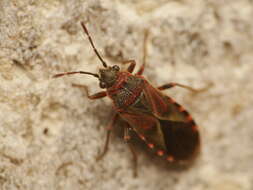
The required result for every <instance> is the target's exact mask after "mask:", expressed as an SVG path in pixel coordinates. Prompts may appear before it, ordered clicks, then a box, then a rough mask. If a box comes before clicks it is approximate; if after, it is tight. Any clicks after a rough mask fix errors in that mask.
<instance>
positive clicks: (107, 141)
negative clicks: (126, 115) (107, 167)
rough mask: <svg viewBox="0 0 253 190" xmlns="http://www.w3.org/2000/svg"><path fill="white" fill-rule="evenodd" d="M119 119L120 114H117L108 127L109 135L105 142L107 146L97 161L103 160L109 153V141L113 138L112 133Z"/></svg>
mask: <svg viewBox="0 0 253 190" xmlns="http://www.w3.org/2000/svg"><path fill="white" fill-rule="evenodd" d="M117 119H118V114H115V115H114V116H113V118H112V120H111V122H110V124H109V126H108V127H107V135H106V140H105V145H104V149H103V152H102V153H101V154H99V155H98V156H97V158H96V160H97V161H99V160H101V159H102V158H103V157H104V156H105V154H106V153H107V151H108V147H109V141H110V136H111V131H112V128H113V126H114V124H115V122H116V120H117Z"/></svg>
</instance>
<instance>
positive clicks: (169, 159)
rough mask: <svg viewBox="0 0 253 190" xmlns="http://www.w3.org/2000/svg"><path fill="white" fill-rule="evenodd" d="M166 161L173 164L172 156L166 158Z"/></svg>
mask: <svg viewBox="0 0 253 190" xmlns="http://www.w3.org/2000/svg"><path fill="white" fill-rule="evenodd" d="M166 160H167V161H169V162H173V161H174V158H173V156H168V157H167V158H166Z"/></svg>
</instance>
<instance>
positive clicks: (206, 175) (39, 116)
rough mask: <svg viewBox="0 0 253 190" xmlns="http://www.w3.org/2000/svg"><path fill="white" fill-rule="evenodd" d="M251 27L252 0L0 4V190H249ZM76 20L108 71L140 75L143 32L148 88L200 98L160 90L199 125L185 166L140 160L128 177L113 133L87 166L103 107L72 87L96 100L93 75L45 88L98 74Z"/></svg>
mask: <svg viewBox="0 0 253 190" xmlns="http://www.w3.org/2000/svg"><path fill="white" fill-rule="evenodd" d="M252 18H253V2H252V1H251V0H237V1H231V0H220V1H216V0H206V1H203V0H195V1H190V0H156V1H153V0H138V1H137V0H113V1H112V0H36V1H34V0H23V1H18V0H1V1H0V81H1V83H0V189H1V190H16V189H19V190H28V189H34V190H40V189H42V190H44V189H47V190H51V189H52V190H69V189H75V190H79V189H80V190H81V189H82V190H92V189H99V190H100V189H101V190H107V189H120V190H122V189H123V190H130V189H131V190H133V189H134V190H142V189H145V190H152V189H155V190H166V189H170V190H184V189H191V190H252V189H253V172H252V171H253V161H252V160H253V151H252V147H253V127H252V120H251V119H252V117H253V109H252V105H253V96H252V94H253V83H252V82H253V77H252V73H253V43H252V39H253V22H252ZM81 21H84V22H85V23H86V26H87V28H88V29H89V32H90V34H91V36H92V38H93V40H94V43H95V44H96V46H97V49H98V51H99V52H100V53H101V55H102V56H103V58H104V59H105V60H106V61H107V62H108V63H109V64H119V66H121V67H123V66H122V65H121V62H122V61H124V60H129V59H134V60H136V62H137V68H139V66H140V64H141V63H142V56H143V41H144V39H143V38H144V31H145V30H148V31H149V37H148V42H147V48H148V55H147V66H146V70H145V72H144V76H145V77H146V78H147V79H148V80H149V81H150V83H151V84H153V85H154V86H158V85H162V84H164V83H168V82H178V83H182V84H186V85H189V86H191V87H194V88H197V89H200V88H205V91H203V92H201V93H198V94H193V93H191V92H189V91H187V90H185V89H181V88H177V87H175V88H174V89H171V90H167V91H166V92H165V93H166V94H168V95H169V96H171V97H173V98H174V99H175V100H176V101H178V103H180V104H182V105H184V107H185V108H186V109H187V110H188V111H189V112H190V113H191V114H192V116H193V118H194V119H195V120H196V122H197V123H198V125H199V126H200V133H201V140H202V148H201V149H202V150H201V154H200V155H199V156H198V158H197V159H196V161H195V163H194V164H193V165H192V166H191V167H189V168H188V169H169V168H167V167H163V166H162V165H160V164H159V162H163V160H159V161H157V160H156V159H152V158H150V157H148V156H147V155H146V154H145V152H146V151H147V150H140V151H138V157H139V168H138V172H139V177H138V178H133V176H132V172H133V171H132V155H131V153H130V152H129V150H128V148H127V146H126V145H125V143H124V142H123V139H122V138H120V137H121V136H120V135H116V134H114V135H113V138H112V139H111V142H110V148H109V152H108V154H107V155H106V156H105V157H104V159H103V160H101V161H99V162H96V160H95V157H96V156H97V155H98V154H99V152H101V150H102V148H103V145H104V141H105V137H106V126H107V124H108V123H109V121H110V119H111V112H110V111H109V110H110V109H111V102H110V100H109V99H108V98H105V99H102V100H97V101H91V100H88V99H87V98H86V97H85V93H84V92H83V91H82V90H80V89H78V88H74V87H72V84H73V83H75V84H85V85H87V86H88V87H89V89H90V91H91V92H92V93H94V92H98V91H99V90H100V89H99V86H98V81H97V80H96V79H95V78H94V77H90V76H85V75H74V76H69V77H63V78H59V79H53V78H52V76H53V75H54V74H56V73H59V72H65V71H79V70H83V71H89V72H97V71H98V68H99V67H101V66H102V65H101V63H100V62H99V60H98V59H97V57H96V56H95V54H94V52H93V51H92V48H91V47H90V44H89V42H88V40H87V37H86V36H85V35H84V33H83V31H82V28H81V26H80V22H81ZM123 68H124V67H123ZM117 127H120V124H119V125H117ZM139 149H140V148H139Z"/></svg>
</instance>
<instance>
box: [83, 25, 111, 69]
mask: <svg viewBox="0 0 253 190" xmlns="http://www.w3.org/2000/svg"><path fill="white" fill-rule="evenodd" d="M81 25H82V27H83V30H84V32H85V33H86V35H87V36H88V39H89V41H90V44H91V46H92V48H93V50H94V52H95V54H96V55H97V56H98V58H99V60H100V61H101V62H102V64H103V66H104V67H107V64H106V62H105V61H104V60H103V59H102V57H101V56H100V55H99V53H98V51H97V49H96V47H95V45H94V43H93V41H92V39H91V36H90V34H89V32H88V30H87V28H86V26H85V24H84V22H81Z"/></svg>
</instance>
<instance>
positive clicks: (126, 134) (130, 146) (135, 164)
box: [124, 123, 138, 177]
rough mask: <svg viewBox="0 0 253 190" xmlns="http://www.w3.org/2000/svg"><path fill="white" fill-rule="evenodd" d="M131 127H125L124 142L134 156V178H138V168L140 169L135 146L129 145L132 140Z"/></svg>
mask: <svg viewBox="0 0 253 190" xmlns="http://www.w3.org/2000/svg"><path fill="white" fill-rule="evenodd" d="M129 130H130V128H129V126H128V124H127V123H126V126H125V127H124V141H125V143H126V144H127V145H128V147H129V149H130V151H131V153H132V155H133V163H134V173H133V175H134V177H137V176H138V172H137V168H138V157H137V154H136V152H135V150H134V148H133V145H132V144H130V143H129V140H130V139H131V136H130V135H129Z"/></svg>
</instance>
